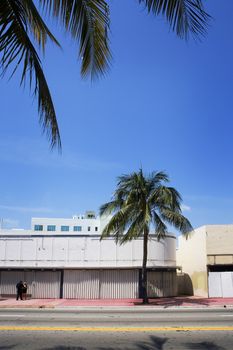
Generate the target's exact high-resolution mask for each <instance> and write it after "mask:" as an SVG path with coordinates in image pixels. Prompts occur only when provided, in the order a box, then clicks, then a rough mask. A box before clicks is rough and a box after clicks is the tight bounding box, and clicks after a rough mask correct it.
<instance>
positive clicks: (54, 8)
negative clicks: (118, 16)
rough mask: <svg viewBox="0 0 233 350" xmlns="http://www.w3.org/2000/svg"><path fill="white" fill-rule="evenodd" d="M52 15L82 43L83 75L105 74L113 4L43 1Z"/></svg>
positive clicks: (82, 0) (86, 0)
mask: <svg viewBox="0 0 233 350" xmlns="http://www.w3.org/2000/svg"><path fill="white" fill-rule="evenodd" d="M40 3H41V5H42V7H43V8H44V9H45V10H46V11H47V12H48V14H49V15H51V16H54V17H57V19H58V20H59V21H60V23H61V24H62V25H63V26H64V27H65V29H66V30H67V31H69V32H70V33H71V35H72V37H73V38H74V39H75V40H77V41H78V42H79V57H80V58H81V74H82V76H84V77H85V76H87V75H90V76H91V78H92V79H93V78H95V77H98V76H99V75H103V74H104V73H105V72H106V71H107V70H108V68H109V64H110V59H111V52H110V49H109V38H108V31H109V7H108V4H107V3H106V1H105V0H40Z"/></svg>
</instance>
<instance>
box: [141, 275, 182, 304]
mask: <svg viewBox="0 0 233 350" xmlns="http://www.w3.org/2000/svg"><path fill="white" fill-rule="evenodd" d="M147 293H148V297H149V298H155V297H171V296H175V295H177V280H176V271H148V272H147Z"/></svg>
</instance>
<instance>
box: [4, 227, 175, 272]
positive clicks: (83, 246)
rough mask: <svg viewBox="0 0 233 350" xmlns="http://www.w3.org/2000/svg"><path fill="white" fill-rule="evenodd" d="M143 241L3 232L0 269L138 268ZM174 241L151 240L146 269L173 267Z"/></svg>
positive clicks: (171, 238) (168, 238) (28, 232)
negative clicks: (125, 241) (124, 242)
mask: <svg viewBox="0 0 233 350" xmlns="http://www.w3.org/2000/svg"><path fill="white" fill-rule="evenodd" d="M142 243H143V241H142V239H137V240H134V241H132V242H129V243H126V244H125V245H122V246H120V245H116V243H115V241H114V240H113V239H112V238H109V239H106V240H103V241H100V236H98V235H95V236H94V235H89V236H88V235H74V234H67V233H66V234H61V233H56V234H53V235H51V234H40V235H39V234H36V233H35V232H33V231H20V232H18V233H17V232H16V231H14V230H9V231H7V230H4V231H1V233H0V267H9V268H10V267H15V268H16V267H30V268H33V267H41V268H51V267H52V268H62V267H64V268H80V267H86V268H98V267H141V265H142V252H143V244H142ZM175 249H176V239H175V237H173V236H169V237H167V238H166V239H165V240H161V241H160V242H158V241H157V239H155V237H154V238H153V237H152V238H151V240H150V241H149V246H148V267H156V266H160V267H164V266H168V267H169V266H171V267H174V266H176V251H175Z"/></svg>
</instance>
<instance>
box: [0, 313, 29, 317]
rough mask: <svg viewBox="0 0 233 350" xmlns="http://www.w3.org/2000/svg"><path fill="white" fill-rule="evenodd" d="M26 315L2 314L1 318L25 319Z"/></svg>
mask: <svg viewBox="0 0 233 350" xmlns="http://www.w3.org/2000/svg"><path fill="white" fill-rule="evenodd" d="M24 316H25V315H20V314H12V315H11V314H0V317H24Z"/></svg>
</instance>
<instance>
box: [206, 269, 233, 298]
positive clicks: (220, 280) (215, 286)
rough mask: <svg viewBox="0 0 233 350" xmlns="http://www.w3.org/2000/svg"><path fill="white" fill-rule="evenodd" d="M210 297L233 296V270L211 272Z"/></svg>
mask: <svg viewBox="0 0 233 350" xmlns="http://www.w3.org/2000/svg"><path fill="white" fill-rule="evenodd" d="M208 281H209V297H210V298H227V297H233V272H232V271H224V272H209V278H208Z"/></svg>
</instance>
